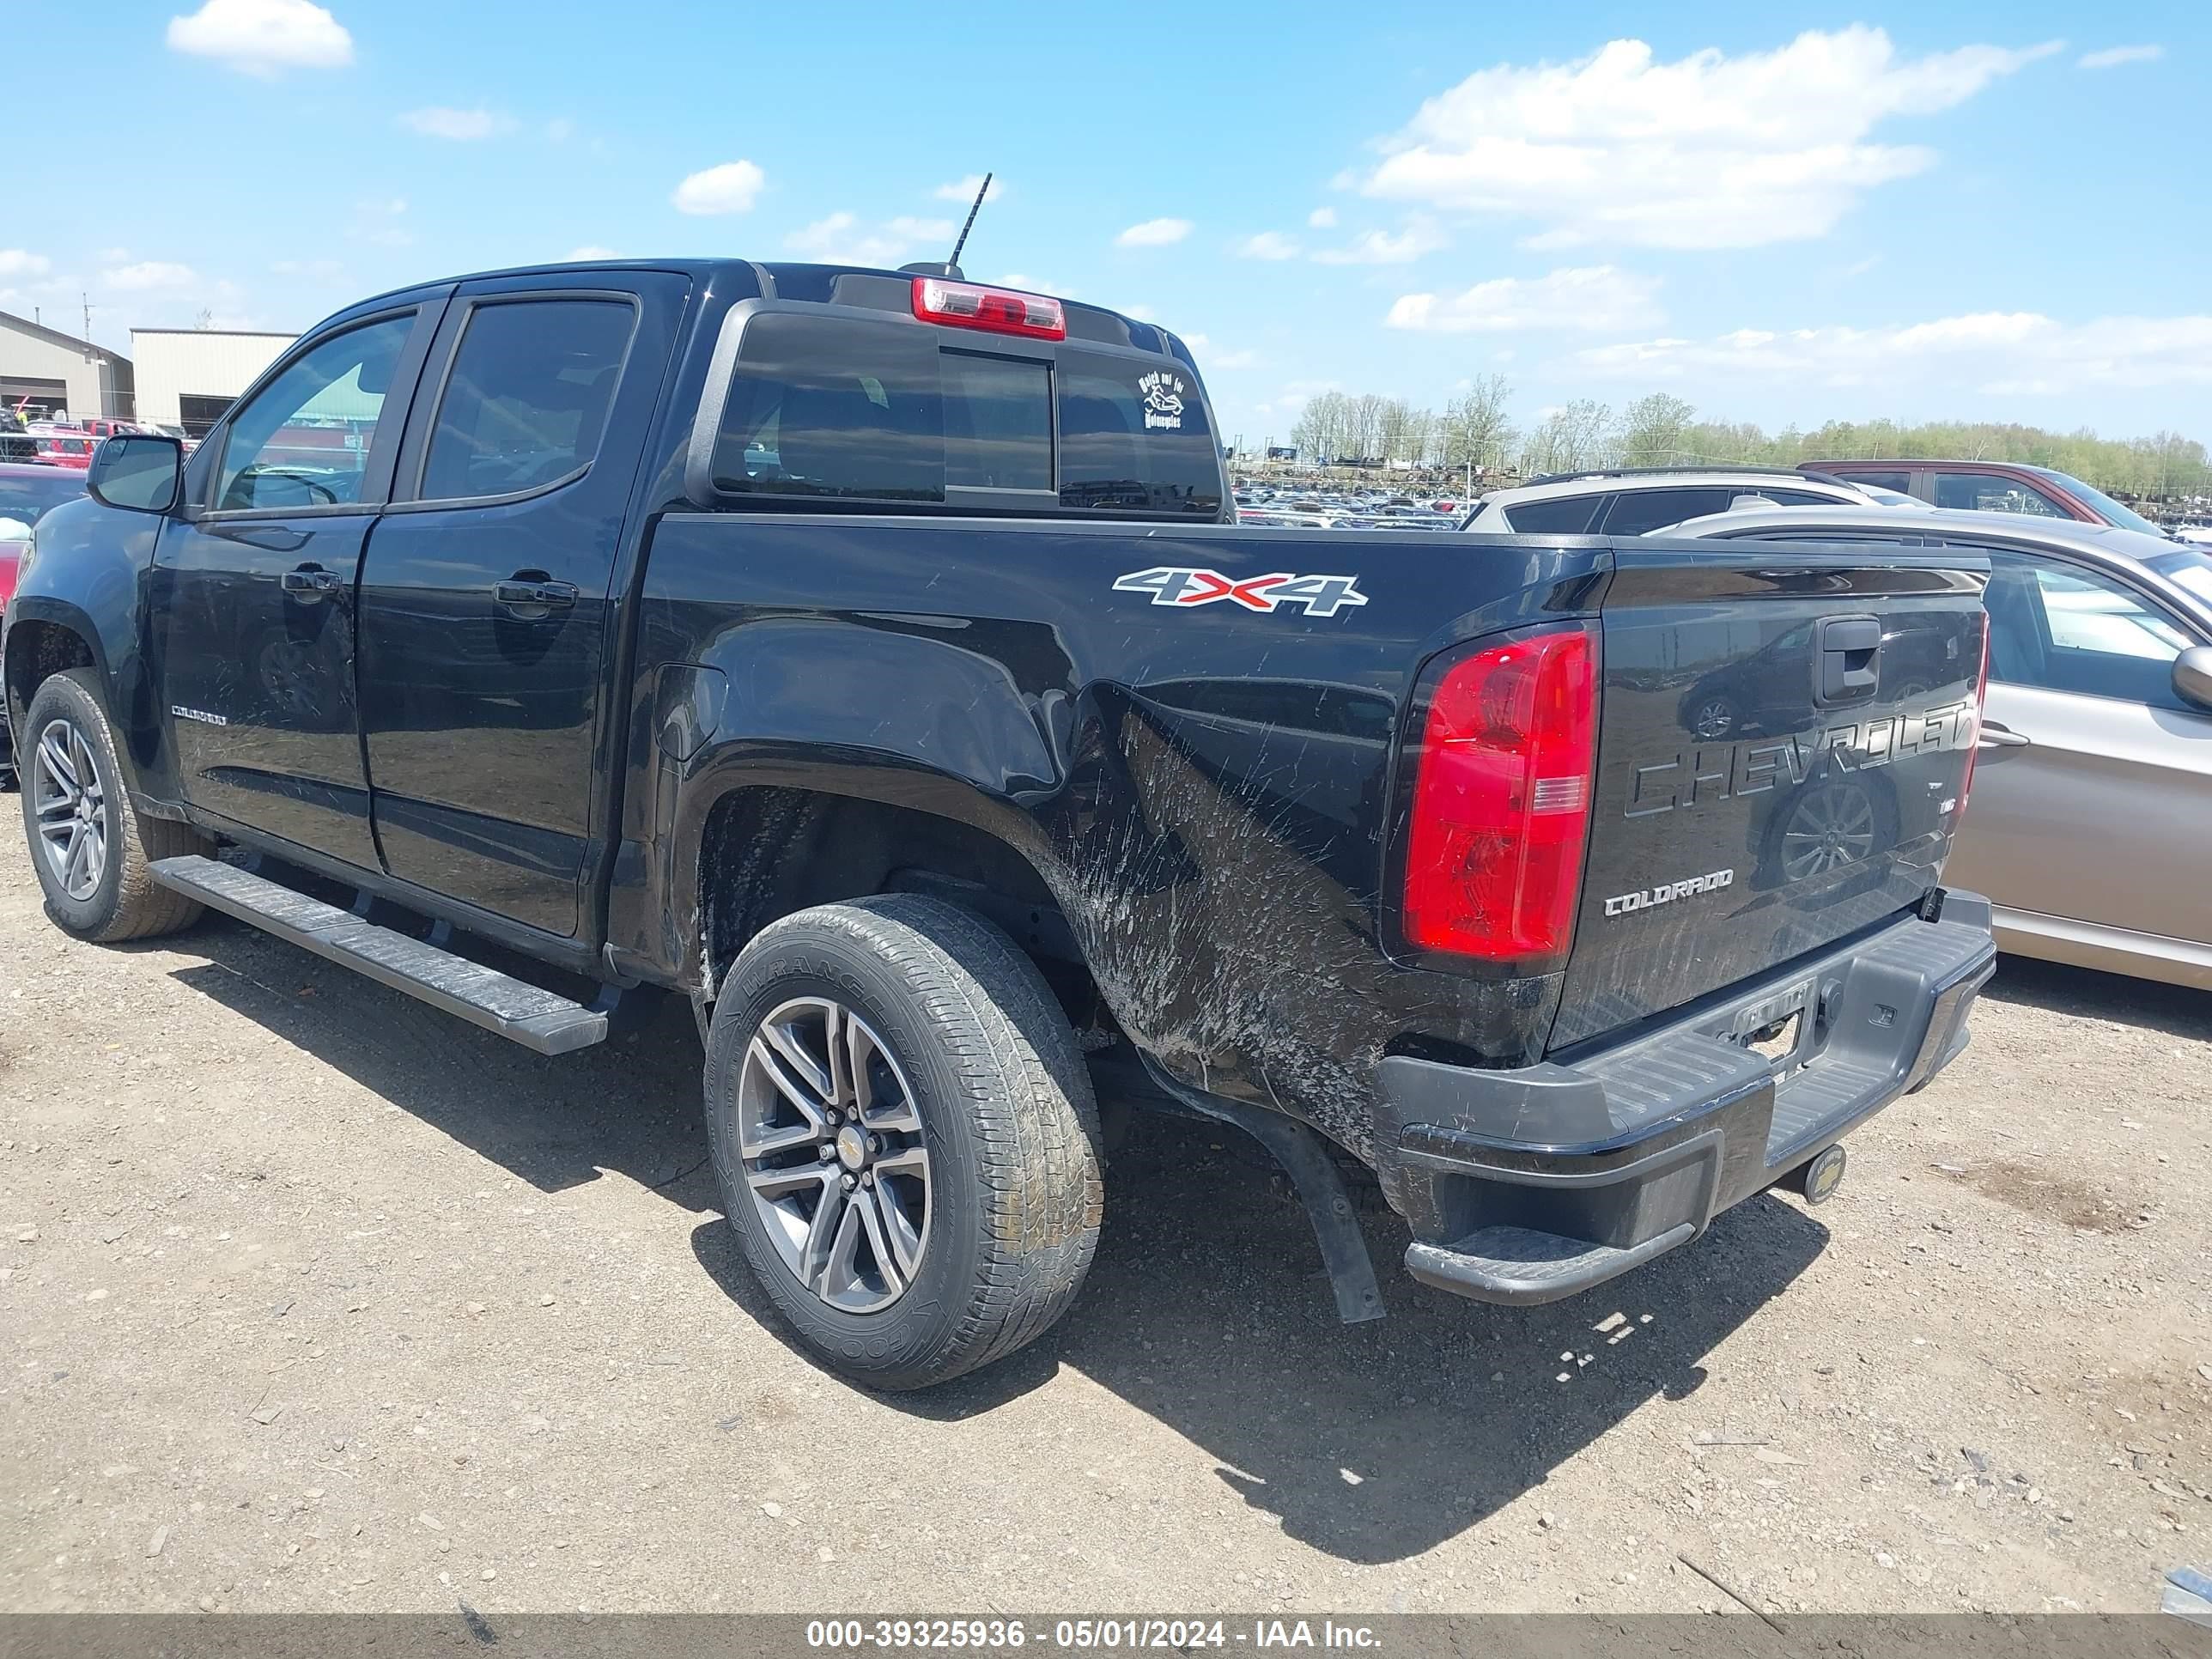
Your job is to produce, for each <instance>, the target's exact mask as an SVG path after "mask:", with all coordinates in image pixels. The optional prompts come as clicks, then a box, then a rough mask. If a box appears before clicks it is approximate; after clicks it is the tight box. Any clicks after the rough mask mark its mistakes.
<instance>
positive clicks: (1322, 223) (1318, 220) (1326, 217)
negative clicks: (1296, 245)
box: [1306, 207, 1336, 230]
mask: <svg viewBox="0 0 2212 1659" xmlns="http://www.w3.org/2000/svg"><path fill="white" fill-rule="evenodd" d="M1306 223H1308V224H1309V225H1310V226H1312V227H1313V228H1315V229H1316V230H1334V229H1335V228H1336V210H1335V209H1334V208H1333V207H1317V208H1316V209H1315V210H1313V211H1312V212H1311V213H1309V214H1308V215H1306Z"/></svg>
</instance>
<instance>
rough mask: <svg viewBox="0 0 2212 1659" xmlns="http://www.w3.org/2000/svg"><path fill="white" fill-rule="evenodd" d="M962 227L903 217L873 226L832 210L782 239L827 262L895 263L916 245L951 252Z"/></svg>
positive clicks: (947, 221)
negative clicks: (954, 239)
mask: <svg viewBox="0 0 2212 1659" xmlns="http://www.w3.org/2000/svg"><path fill="white" fill-rule="evenodd" d="M958 233H959V227H958V226H957V225H956V224H954V223H953V222H951V220H950V219H914V218H905V217H901V218H897V219H893V220H890V222H887V223H884V224H882V225H878V226H876V227H874V228H870V227H868V226H866V225H863V224H862V223H861V222H860V217H859V216H858V215H856V214H851V213H833V214H831V215H830V216H829V217H828V218H826V219H817V220H816V221H815V222H813V223H812V224H811V225H808V226H807V227H805V228H804V229H802V230H794V231H793V232H792V233H791V234H790V235H788V236H787V237H785V238H784V239H783V245H784V246H786V247H787V248H789V249H790V250H791V251H792V252H794V253H799V254H804V255H805V257H806V258H809V259H811V260H813V261H814V262H815V263H817V264H826V265H896V264H898V263H899V262H900V261H901V260H902V259H904V258H907V257H908V255H909V254H911V253H912V252H914V251H915V247H916V246H917V245H921V246H926V247H928V248H930V249H932V250H933V251H937V250H941V251H942V252H947V253H949V252H951V251H952V239H953V237H954V236H955V235H957V234H958Z"/></svg>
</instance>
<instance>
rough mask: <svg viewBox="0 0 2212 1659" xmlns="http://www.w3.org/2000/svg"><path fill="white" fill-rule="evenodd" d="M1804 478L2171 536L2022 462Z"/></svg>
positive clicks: (2088, 489) (1807, 468) (1843, 464)
mask: <svg viewBox="0 0 2212 1659" xmlns="http://www.w3.org/2000/svg"><path fill="white" fill-rule="evenodd" d="M1797 470H1798V471H1801V472H1814V473H1819V474H1821V475H1823V476H1825V477H1837V478H1848V479H1850V481H1851V482H1852V483H1855V484H1864V485H1867V486H1869V487H1870V488H1872V489H1893V490H1895V491H1896V492H1897V493H1898V494H1899V495H1911V496H1914V497H1917V499H1918V500H1921V501H1926V502H1927V503H1928V504H1929V506H1930V507H1965V508H1966V509H1968V510H1969V511H1972V512H1980V513H2029V514H2032V515H2033V516H2034V517H2037V518H2042V519H2075V520H2080V521H2081V523H2083V524H2110V525H2118V526H2119V527H2120V528H2121V529H2123V530H2140V531H2144V532H2148V534H2150V535H2153V536H2163V535H2164V534H2166V532H2164V531H2163V530H2160V528H2159V527H2158V526H2156V525H2154V524H2153V523H2152V522H2151V521H2150V520H2148V519H2146V518H2144V517H2143V516H2142V513H2137V512H2135V511H2134V510H2132V509H2131V508H2129V507H2123V506H2121V505H2120V504H2119V502H2118V501H2114V500H2113V499H2112V497H2111V496H2110V495H2106V494H2105V492H2104V491H2103V490H2101V489H2097V488H2095V487H2094V486H2093V485H2090V484H2085V483H2082V482H2081V480H2080V479H2079V478H2076V477H2072V476H2071V475H2070V474H2068V473H2064V472H2055V471H2052V470H2051V468H2049V467H2047V466H2029V465H2027V464H2026V463H2025V462H2021V461H1923V460H1911V461H1802V462H1800V463H1799V464H1798V468H1797Z"/></svg>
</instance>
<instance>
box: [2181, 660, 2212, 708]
mask: <svg viewBox="0 0 2212 1659" xmlns="http://www.w3.org/2000/svg"><path fill="white" fill-rule="evenodd" d="M2173 690H2174V695H2175V696H2178V697H2179V698H2180V699H2181V700H2182V702H2185V703H2191V704H2194V705H2195V706H2196V707H2197V708H2203V709H2205V710H2208V711H2212V645H2192V646H2191V647H2189V649H2188V650H2186V651H2185V652H2183V653H2181V654H2180V655H2179V656H2178V657H2176V658H2175V659H2173Z"/></svg>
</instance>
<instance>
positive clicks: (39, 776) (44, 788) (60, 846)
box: [31, 720, 108, 900]
mask: <svg viewBox="0 0 2212 1659" xmlns="http://www.w3.org/2000/svg"><path fill="white" fill-rule="evenodd" d="M31 812H32V817H33V821H34V822H35V823H37V824H38V829H39V852H40V856H42V857H43V858H44V859H45V860H46V868H47V869H49V870H51V871H52V872H53V876H54V879H55V880H57V881H58V882H59V883H60V884H61V886H62V890H63V891H64V893H67V894H68V895H69V896H70V897H71V898H73V899H78V900H83V899H88V898H90V897H91V896H93V895H94V893H96V892H98V891H99V890H100V878H101V877H102V876H104V875H106V873H107V835H108V819H107V797H106V793H105V792H104V791H103V790H102V789H101V788H100V771H99V769H98V768H96V767H95V766H94V764H93V763H92V746H91V744H89V743H88V742H87V741H86V740H85V735H84V733H83V732H82V731H80V730H79V729H78V728H77V726H76V722H75V721H73V720H51V721H49V722H48V723H47V725H46V729H45V730H44V731H42V732H40V733H39V740H38V743H37V744H36V745H35V747H34V749H33V758H32V763H31Z"/></svg>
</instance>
